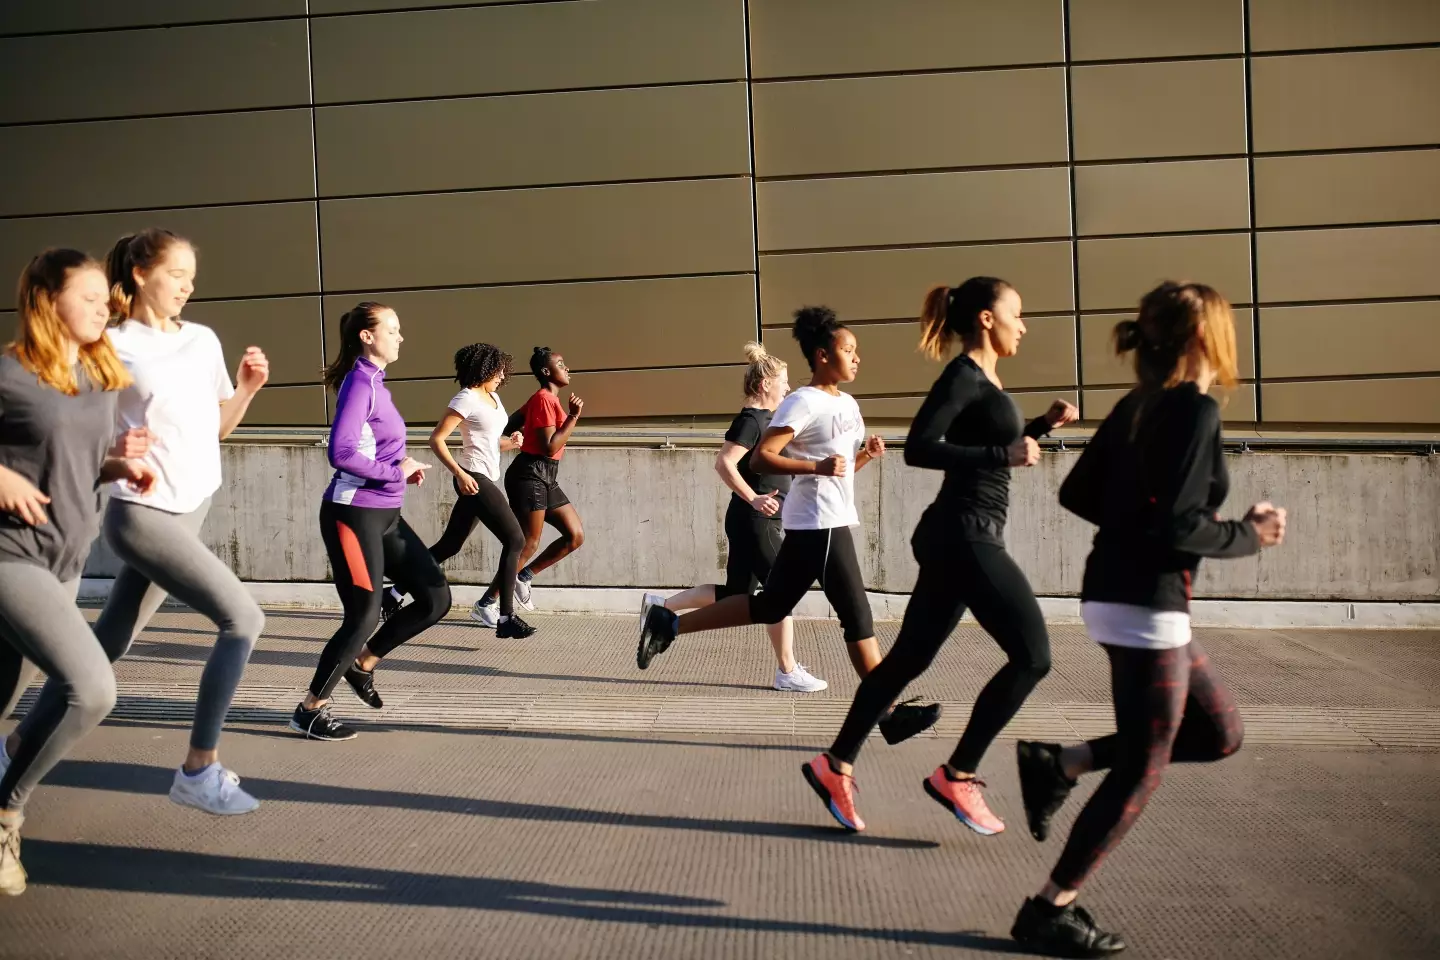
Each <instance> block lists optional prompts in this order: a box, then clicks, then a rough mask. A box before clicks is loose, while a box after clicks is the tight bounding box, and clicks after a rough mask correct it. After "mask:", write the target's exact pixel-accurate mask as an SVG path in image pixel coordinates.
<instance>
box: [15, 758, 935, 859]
mask: <svg viewBox="0 0 1440 960" xmlns="http://www.w3.org/2000/svg"><path fill="white" fill-rule="evenodd" d="M173 776H174V773H173V772H172V771H171V770H170V769H169V768H167V767H147V766H141V765H140V764H136V763H113V762H108V761H99V760H70V761H66V762H64V763H62V764H60V766H58V767H56V768H55V770H54V771H53V772H52V773H51V774H50V776H48V777H46V779H45V782H46V784H47V785H51V786H65V787H77V788H80V789H88V790H114V791H118V792H122V793H139V794H158V795H165V794H167V793H168V792H169V790H170V781H171V778H172V777H173ZM245 789H246V790H248V791H249V792H250V793H252V794H254V795H255V796H256V797H258V798H260V799H261V800H269V801H287V802H290V803H316V804H327V803H328V804H341V805H345V806H361V807H394V808H396V809H400V810H414V811H421V812H425V813H449V814H459V815H465V816H475V817H492V818H495V819H500V820H529V821H538V822H542V823H583V824H598V825H604V826H616V827H638V828H640V829H651V830H694V831H697V832H700V833H728V834H735V835H738V836H747V837H768V838H772V839H780V840H829V841H832V842H840V843H846V844H851V845H853V846H862V847H882V848H886V849H892V850H933V849H936V848H938V847H939V846H940V844H938V843H936V842H935V841H933V840H911V839H906V838H901V837H876V836H870V835H869V834H849V833H846V832H845V831H843V830H841V829H840V828H838V827H834V828H831V827H817V826H813V825H810V824H800V823H770V822H766V821H763V820H714V819H708V818H704V817H684V816H673V815H666V814H657V813H625V812H623V811H615V810H587V809H585V808H583V807H560V806H552V805H550V804H542V803H515V802H512V801H508V800H487V799H485V798H483V797H448V796H443V795H439V794H431V793H405V792H402V791H399V790H368V789H363V788H359V787H341V786H332V785H330V784H322V783H302V782H299V781H290V780H265V779H261V778H258V777H246V778H245ZM26 849H29V847H28V845H27V847H26ZM26 863H29V859H28V855H27V859H26Z"/></svg>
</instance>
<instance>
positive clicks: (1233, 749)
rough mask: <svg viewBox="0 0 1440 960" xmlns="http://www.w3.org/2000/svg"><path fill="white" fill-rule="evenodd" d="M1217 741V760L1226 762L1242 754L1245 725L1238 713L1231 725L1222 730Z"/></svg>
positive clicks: (1223, 727) (1228, 724)
mask: <svg viewBox="0 0 1440 960" xmlns="http://www.w3.org/2000/svg"><path fill="white" fill-rule="evenodd" d="M1216 739H1217V742H1216V750H1215V753H1216V756H1215V759H1216V760H1224V759H1225V758H1226V757H1229V756H1233V755H1235V754H1237V753H1239V752H1240V748H1241V747H1242V746H1244V744H1245V723H1244V721H1242V720H1241V719H1240V714H1239V713H1238V712H1237V713H1236V714H1235V715H1234V717H1233V719H1232V720H1231V721H1230V722H1229V723H1226V724H1225V725H1223V726H1222V727H1221V728H1220V730H1219V736H1218V737H1217V738H1216Z"/></svg>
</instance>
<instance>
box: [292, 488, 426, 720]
mask: <svg viewBox="0 0 1440 960" xmlns="http://www.w3.org/2000/svg"><path fill="white" fill-rule="evenodd" d="M320 536H321V537H322V538H323V539H324V541H325V552H326V553H327V554H329V556H330V569H331V570H332V571H333V572H334V575H335V591H336V592H337V593H339V594H340V604H341V606H342V607H344V609H345V617H344V619H343V620H342V621H341V623H340V629H339V630H337V631H335V635H334V636H333V637H331V638H330V642H329V643H327V644H325V649H324V650H323V651H321V653H320V663H319V664H318V665H317V666H316V667H315V676H314V677H313V678H312V679H311V681H310V692H311V693H312V694H314V695H315V696H316V697H318V698H320V699H322V700H323V699H325V698H327V697H329V696H330V693H331V691H333V690H334V689H335V684H337V683H339V682H340V678H341V677H342V676H343V675H344V673H345V671H346V670H348V669H349V668H350V665H351V664H352V663H354V662H355V658H356V657H357V656H359V654H360V648H361V647H363V646H365V641H366V640H369V641H370V652H371V653H373V654H375V655H376V656H377V657H384V656H385V655H386V654H388V653H389V652H390V651H392V650H394V649H395V648H396V647H398V646H400V644H402V643H404V642H405V641H406V640H409V639H410V638H411V637H414V636H416V635H417V634H419V633H420V632H421V631H423V630H426V629H428V628H429V627H431V626H433V625H434V624H435V623H436V622H438V621H439V620H440V618H441V617H443V616H445V614H446V613H447V612H448V611H449V610H450V585H449V584H448V583H446V582H445V575H444V574H443V573H441V572H440V565H439V564H437V563H436V562H435V558H434V557H432V556H430V551H429V550H427V549H426V548H425V544H424V542H422V541H421V539H420V538H419V537H418V536H416V535H415V531H414V530H411V529H410V525H409V524H407V523H406V522H405V521H404V520H402V519H401V518H400V508H399V507H352V506H349V505H348V504H343V503H335V502H333V501H331V500H326V501H325V502H324V503H322V504H321V505H320ZM386 573H389V574H390V578H391V579H392V580H394V581H395V582H397V583H405V584H406V585H407V586H408V587H409V591H410V595H411V597H412V598H413V602H412V603H410V604H409V605H408V606H405V607H401V608H400V610H399V611H398V612H396V614H395V615H394V616H393V617H391V618H390V619H389V620H386V621H385V625H384V626H382V627H381V628H380V629H379V631H378V632H377V631H375V625H376V624H377V623H379V622H380V585H381V582H382V578H383V577H384V575H385V574H386ZM372 632H374V633H375V635H374V636H373V637H372V636H370V634H371V633H372Z"/></svg>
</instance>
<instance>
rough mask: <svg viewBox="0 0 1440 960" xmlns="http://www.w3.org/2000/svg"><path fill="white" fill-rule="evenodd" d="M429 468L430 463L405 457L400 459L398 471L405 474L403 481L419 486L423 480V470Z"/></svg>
mask: <svg viewBox="0 0 1440 960" xmlns="http://www.w3.org/2000/svg"><path fill="white" fill-rule="evenodd" d="M429 469H430V464H428V463H421V462H420V461H419V460H416V459H415V458H414V457H406V458H405V459H404V460H401V461H400V472H401V473H403V474H405V482H406V483H413V484H415V486H417V487H418V486H420V485H421V484H422V483H424V482H425V471H426V470H429Z"/></svg>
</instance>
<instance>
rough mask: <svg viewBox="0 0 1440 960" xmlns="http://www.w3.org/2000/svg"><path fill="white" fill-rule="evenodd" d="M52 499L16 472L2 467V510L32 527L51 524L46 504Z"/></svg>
mask: <svg viewBox="0 0 1440 960" xmlns="http://www.w3.org/2000/svg"><path fill="white" fill-rule="evenodd" d="M49 502H50V498H49V497H47V496H45V494H43V493H41V492H40V491H39V489H37V488H36V486H35V485H34V484H33V483H31V482H30V481H29V480H26V479H25V478H24V477H22V476H20V474H18V473H16V472H15V471H14V470H8V469H5V468H4V467H0V510H3V511H5V512H6V513H9V514H13V515H14V516H17V517H19V518H20V519H21V520H23V521H25V522H26V523H28V524H29V525H30V526H32V527H39V526H43V525H45V524H47V523H49V522H50V518H49V517H47V516H45V504H47V503H49Z"/></svg>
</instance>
